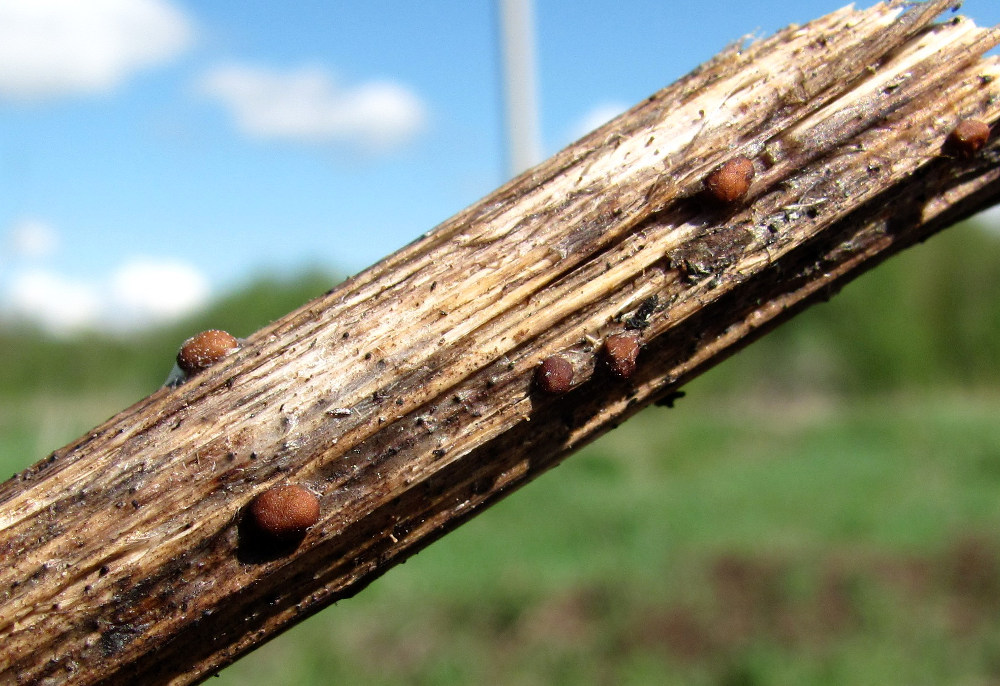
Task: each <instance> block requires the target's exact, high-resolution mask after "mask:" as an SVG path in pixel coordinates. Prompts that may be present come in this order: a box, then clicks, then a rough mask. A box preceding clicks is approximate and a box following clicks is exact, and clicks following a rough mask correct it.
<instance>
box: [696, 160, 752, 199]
mask: <svg viewBox="0 0 1000 686" xmlns="http://www.w3.org/2000/svg"><path fill="white" fill-rule="evenodd" d="M755 173H756V172H755V170H754V167H753V160H751V159H750V158H749V157H743V156H740V157H734V158H733V159H731V160H729V161H728V162H726V163H725V164H723V165H721V166H719V167H716V169H715V170H714V171H712V172H711V173H710V174H709V175H708V176H706V177H705V188H707V189H708V192H709V193H711V194H712V197H714V198H715V199H716V200H718V201H720V202H725V203H730V202H736V201H737V200H739V199H740V198H742V197H743V196H745V195H746V194H747V191H748V190H750V182H751V181H753V177H754V174H755Z"/></svg>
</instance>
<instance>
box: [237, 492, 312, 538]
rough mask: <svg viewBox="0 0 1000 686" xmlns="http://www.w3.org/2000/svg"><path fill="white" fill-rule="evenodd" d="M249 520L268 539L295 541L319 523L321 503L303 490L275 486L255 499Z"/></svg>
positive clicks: (251, 506) (251, 505)
mask: <svg viewBox="0 0 1000 686" xmlns="http://www.w3.org/2000/svg"><path fill="white" fill-rule="evenodd" d="M250 516H252V517H253V521H254V524H256V525H257V528H258V529H260V530H261V531H262V532H264V533H266V534H268V535H269V536H272V537H274V538H279V539H289V538H295V537H296V536H300V535H302V534H303V533H305V530H306V529H308V528H309V527H311V526H312V525H313V524H315V523H316V522H317V521H318V520H319V499H318V498H317V497H316V496H315V495H313V493H312V492H311V491H308V490H306V489H305V488H302V487H301V486H291V485H289V486H274V487H273V488H269V489H267V490H266V491H264V492H263V493H261V494H260V495H258V496H257V497H256V498H254V499H253V502H252V503H251V504H250Z"/></svg>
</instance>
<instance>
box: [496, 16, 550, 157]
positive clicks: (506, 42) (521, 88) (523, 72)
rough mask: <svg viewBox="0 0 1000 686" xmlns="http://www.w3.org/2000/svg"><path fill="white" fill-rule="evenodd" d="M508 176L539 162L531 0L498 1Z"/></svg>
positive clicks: (539, 146) (539, 147) (539, 149)
mask: <svg viewBox="0 0 1000 686" xmlns="http://www.w3.org/2000/svg"><path fill="white" fill-rule="evenodd" d="M498 7H499V11H500V51H501V58H502V62H503V96H504V114H505V125H506V131H507V146H506V147H507V160H506V162H507V173H508V175H509V176H515V175H517V174H519V173H520V172H522V171H524V170H525V169H528V168H529V167H532V166H534V165H535V164H537V163H538V162H540V161H541V143H540V137H539V132H538V94H537V88H536V83H535V82H536V78H535V31H534V11H533V8H532V0H499V6H498Z"/></svg>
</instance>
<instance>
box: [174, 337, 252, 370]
mask: <svg viewBox="0 0 1000 686" xmlns="http://www.w3.org/2000/svg"><path fill="white" fill-rule="evenodd" d="M239 346H240V343H239V341H237V340H236V338H235V337H233V336H232V335H231V334H229V333H226V332H225V331H219V330H218V329H209V330H208V331H202V332H201V333H200V334H197V335H196V336H192V337H191V338H189V339H187V340H186V341H184V345H182V346H181V349H180V351H179V352H178V353H177V366H178V367H180V368H181V369H182V370H183V371H184V373H185V374H188V375H190V374H196V373H198V372H200V371H201V370H203V369H206V368H208V367H211V366H212V365H213V364H215V363H216V362H218V361H219V360H221V359H222V358H223V357H225V356H226V355H228V354H229V353H231V352H233V351H234V350H236V349H237V348H238V347H239Z"/></svg>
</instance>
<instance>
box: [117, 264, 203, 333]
mask: <svg viewBox="0 0 1000 686" xmlns="http://www.w3.org/2000/svg"><path fill="white" fill-rule="evenodd" d="M108 286H109V292H108V296H109V297H108V301H109V302H110V303H113V304H114V306H115V311H114V313H113V316H114V318H115V319H117V320H118V321H119V323H120V324H121V325H124V326H125V327H126V328H131V327H132V326H135V325H136V324H139V325H144V324H155V323H159V322H164V321H169V320H171V319H176V318H177V317H181V316H183V315H185V314H188V313H189V312H192V311H194V310H196V309H198V308H199V307H201V306H202V305H204V304H205V302H206V301H207V300H208V293H209V287H208V281H207V280H206V279H205V277H204V276H203V275H202V274H201V273H200V272H199V271H198V270H196V269H195V268H194V267H192V266H191V265H188V264H184V263H182V262H166V261H156V260H151V259H136V260H133V261H131V262H127V263H126V264H124V265H122V266H121V267H120V268H119V269H118V270H117V271H116V272H115V273H114V274H113V275H112V277H111V280H110V283H109V284H108ZM109 314H110V313H109Z"/></svg>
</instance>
